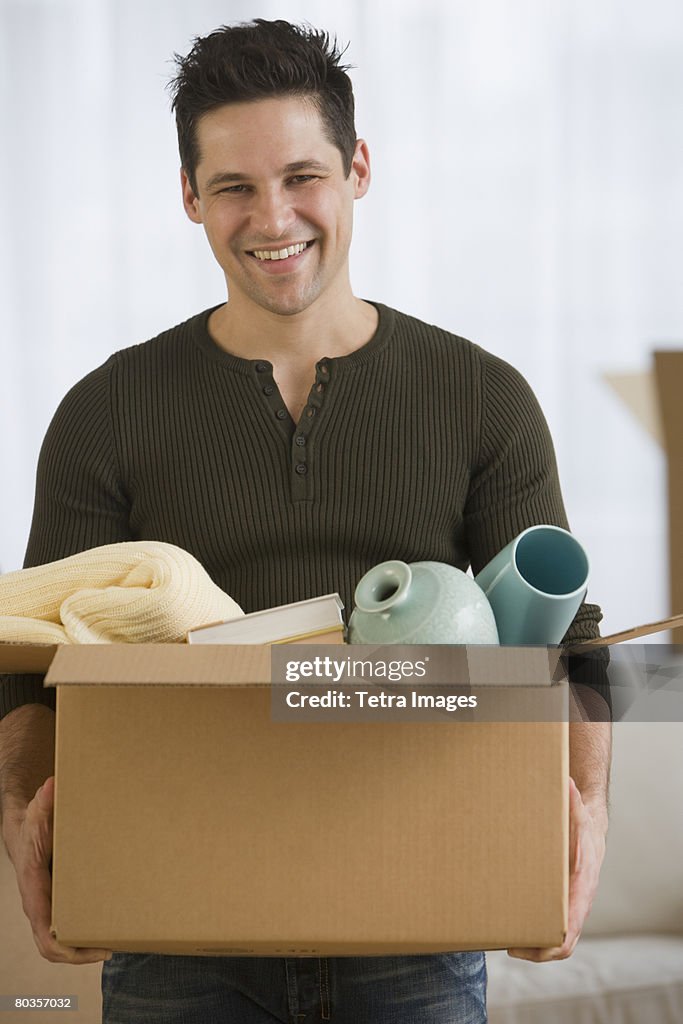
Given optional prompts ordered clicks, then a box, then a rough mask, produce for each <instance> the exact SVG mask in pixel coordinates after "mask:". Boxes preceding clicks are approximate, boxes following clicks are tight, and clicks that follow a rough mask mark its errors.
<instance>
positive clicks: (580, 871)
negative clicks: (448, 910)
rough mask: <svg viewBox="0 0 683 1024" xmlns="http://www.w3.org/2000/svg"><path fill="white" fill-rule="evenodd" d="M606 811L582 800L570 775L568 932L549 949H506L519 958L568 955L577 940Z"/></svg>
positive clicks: (594, 879)
mask: <svg viewBox="0 0 683 1024" xmlns="http://www.w3.org/2000/svg"><path fill="white" fill-rule="evenodd" d="M606 834H607V812H606V810H605V808H604V806H602V804H601V803H598V804H597V805H596V806H595V807H592V806H591V805H588V804H585V803H584V802H583V800H582V799H581V794H580V793H579V790H578V788H577V786H576V783H575V782H574V780H573V779H572V778H570V779H569V913H568V923H567V935H566V937H565V940H564V942H563V943H562V945H561V946H555V947H551V948H549V949H508V955H509V956H514V957H518V958H519V959H520V960H533V961H535V962H536V963H543V962H545V961H547V960H564V959H566V957H568V956H571V955H572V953H573V952H574V947H575V946H576V943H577V942H578V941H579V936H580V934H581V929H582V928H583V925H584V922H585V920H586V918H587V917H588V913H589V911H590V908H591V905H592V903H593V898H594V896H595V892H596V890H597V887H598V878H599V876H600V868H601V866H602V861H603V858H604V856H605V836H606Z"/></svg>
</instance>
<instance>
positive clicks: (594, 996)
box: [488, 693, 683, 1024]
mask: <svg viewBox="0 0 683 1024" xmlns="http://www.w3.org/2000/svg"><path fill="white" fill-rule="evenodd" d="M657 696H658V697H659V698H660V699H659V701H658V702H653V701H652V700H650V701H649V702H648V716H649V717H652V716H653V715H652V712H653V711H654V712H655V716H656V714H659V716H660V717H661V718H662V719H666V718H673V717H676V716H678V717H679V718H680V717H681V716H680V695H679V699H678V701H677V702H673V703H669V702H667V695H666V694H664V693H662V694H658V695H657ZM655 705H656V706H655ZM677 705H678V706H677ZM638 717H640V715H639V712H638V710H637V708H635V707H634V708H632V709H631V711H630V712H629V713H628V714H627V718H629V719H631V720H629V721H619V722H616V723H615V725H614V727H613V730H614V732H613V735H614V756H613V766H612V786H611V824H610V834H609V838H608V848H607V855H606V858H605V863H604V866H603V870H602V877H601V882H600V889H599V892H598V896H597V897H596V900H595V903H594V904H593V910H592V913H591V915H590V918H589V921H588V923H587V926H586V929H585V931H584V934H583V936H582V938H581V940H580V942H579V944H578V946H577V948H576V950H575V951H574V954H573V956H572V957H571V958H569V959H568V960H564V961H558V962H556V963H549V964H533V963H528V962H526V961H521V960H513V959H512V958H511V957H508V956H507V955H506V954H505V953H504V952H501V951H496V952H493V953H489V954H488V968H489V1019H490V1024H683V721H661V722H655V721H649V722H639V721H637V720H635V719H637V718H638Z"/></svg>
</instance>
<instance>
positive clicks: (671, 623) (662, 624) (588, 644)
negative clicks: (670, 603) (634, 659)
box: [565, 613, 683, 654]
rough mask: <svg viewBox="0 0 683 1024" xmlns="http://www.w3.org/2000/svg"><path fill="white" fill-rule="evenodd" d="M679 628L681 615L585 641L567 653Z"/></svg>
mask: <svg viewBox="0 0 683 1024" xmlns="http://www.w3.org/2000/svg"><path fill="white" fill-rule="evenodd" d="M678 626H683V614H680V613H679V614H678V615H672V616H671V617H670V618H668V619H659V620H658V621H657V622H648V623H646V624H645V625H644V626H632V627H631V628H630V629H622V630H621V632H620V633H610V634H609V636H598V637H596V638H595V639H594V640H583V641H582V642H581V643H578V644H572V645H570V646H568V647H567V648H566V651H565V653H566V654H580V653H581V651H583V650H584V648H587V649H592V648H593V647H611V646H612V645H613V644H620V643H623V642H624V641H625V640H636V639H637V638H638V637H640V636H651V635H652V634H653V633H662V632H663V631H664V630H665V629H675V628H676V627H678Z"/></svg>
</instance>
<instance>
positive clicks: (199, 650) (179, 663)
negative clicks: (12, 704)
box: [45, 644, 271, 686]
mask: <svg viewBox="0 0 683 1024" xmlns="http://www.w3.org/2000/svg"><path fill="white" fill-rule="evenodd" d="M105 652H106V656H105V657H103V653H105ZM270 658H271V653H270V648H269V647H263V646H260V645H257V644H241V645H232V644H231V645H227V644H202V645H200V646H191V645H188V644H70V645H69V646H65V647H62V648H60V650H58V651H57V653H56V655H55V657H54V659H53V661H52V664H51V666H50V671H49V672H48V674H47V676H46V678H45V685H46V686H57V685H65V684H86V685H93V684H102V685H105V684H107V685H129V684H138V685H140V684H145V685H150V684H167V685H168V684H173V683H175V684H180V685H198V686H225V685H235V686H248V685H252V686H258V685H264V684H270Z"/></svg>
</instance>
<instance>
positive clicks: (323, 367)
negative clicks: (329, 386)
mask: <svg viewBox="0 0 683 1024" xmlns="http://www.w3.org/2000/svg"><path fill="white" fill-rule="evenodd" d="M320 372H321V373H322V375H323V377H327V375H328V373H329V372H330V368H329V366H328V365H327V363H321V364H320Z"/></svg>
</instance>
